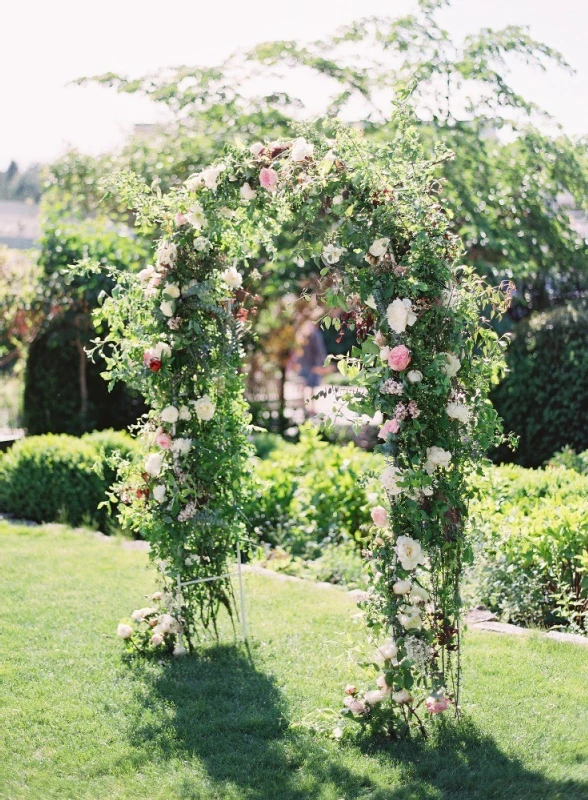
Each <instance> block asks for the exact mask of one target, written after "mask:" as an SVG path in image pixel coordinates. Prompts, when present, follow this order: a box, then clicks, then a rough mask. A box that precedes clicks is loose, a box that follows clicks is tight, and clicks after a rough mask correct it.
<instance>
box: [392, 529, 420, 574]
mask: <svg viewBox="0 0 588 800" xmlns="http://www.w3.org/2000/svg"><path fill="white" fill-rule="evenodd" d="M395 550H396V555H397V556H398V560H399V561H400V563H401V564H402V568H403V569H406V570H412V569H416V568H417V566H418V565H419V564H422V563H424V560H425V558H424V555H423V550H422V548H421V545H420V542H417V541H416V539H412V538H411V537H410V536H399V537H398V539H397V540H396V547H395Z"/></svg>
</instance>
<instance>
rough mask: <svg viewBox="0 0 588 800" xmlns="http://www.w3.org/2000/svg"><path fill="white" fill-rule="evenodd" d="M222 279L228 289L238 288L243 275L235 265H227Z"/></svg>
mask: <svg viewBox="0 0 588 800" xmlns="http://www.w3.org/2000/svg"><path fill="white" fill-rule="evenodd" d="M223 280H224V282H225V283H226V284H227V286H228V287H229V289H238V288H239V286H241V284H242V283H243V276H242V275H241V273H240V272H239V270H238V269H236V268H235V267H228V268H227V269H226V270H225V271H224V272H223Z"/></svg>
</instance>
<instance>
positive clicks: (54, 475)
mask: <svg viewBox="0 0 588 800" xmlns="http://www.w3.org/2000/svg"><path fill="white" fill-rule="evenodd" d="M117 448H120V449H121V451H122V453H123V455H124V456H125V457H132V455H133V454H134V453H136V452H137V445H136V444H135V443H134V441H133V440H132V439H131V437H130V436H128V435H127V434H124V433H116V432H114V431H103V432H101V433H99V434H90V435H88V436H84V437H82V438H80V439H78V438H76V437H74V436H66V435H56V434H46V435H44V436H31V437H28V438H26V439H22V440H21V441H20V442H17V443H16V444H15V445H14V446H13V447H12V448H11V449H10V450H9V451H8V452H7V453H5V454H4V455H3V456H2V457H1V458H0V511H2V512H4V513H7V514H12V515H14V516H16V517H18V518H21V519H28V520H33V521H34V522H65V523H68V524H70V525H81V524H84V525H90V526H97V527H99V528H102V529H104V530H106V529H107V528H108V527H109V524H110V522H111V521H110V519H109V517H108V513H107V511H106V509H104V508H102V509H98V505H99V504H100V503H101V502H102V501H103V500H105V499H106V491H107V489H108V487H109V486H110V485H111V483H112V482H113V480H114V477H115V475H114V469H113V468H112V467H109V466H108V464H106V463H104V462H103V469H102V474H100V472H99V471H97V470H96V469H95V465H96V463H97V462H100V461H101V459H102V455H103V454H104V455H105V456H108V455H111V454H112V453H113V452H114V451H115V450H116V449H117Z"/></svg>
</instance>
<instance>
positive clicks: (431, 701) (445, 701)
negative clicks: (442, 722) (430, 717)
mask: <svg viewBox="0 0 588 800" xmlns="http://www.w3.org/2000/svg"><path fill="white" fill-rule="evenodd" d="M425 705H426V707H427V711H428V712H429V714H440V713H441V712H442V711H447V709H448V708H449V706H450V705H451V700H449V698H448V697H432V696H431V697H427V699H426V700H425Z"/></svg>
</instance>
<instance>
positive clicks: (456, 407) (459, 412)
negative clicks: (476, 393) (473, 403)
mask: <svg viewBox="0 0 588 800" xmlns="http://www.w3.org/2000/svg"><path fill="white" fill-rule="evenodd" d="M445 411H446V412H447V416H448V417H451V419H456V420H458V421H459V422H463V423H464V424H465V423H466V422H467V421H468V420H469V418H470V411H469V408H468V407H467V406H466V405H465V404H464V403H447V406H446V408H445Z"/></svg>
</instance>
